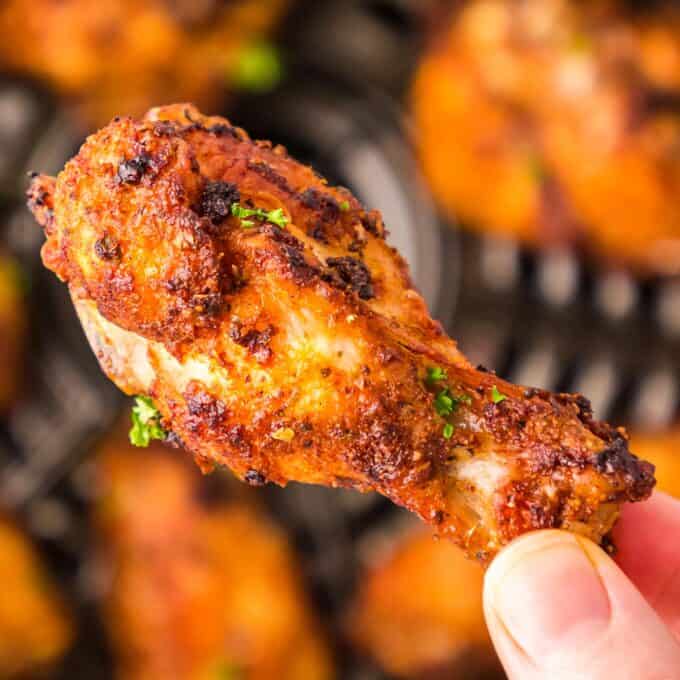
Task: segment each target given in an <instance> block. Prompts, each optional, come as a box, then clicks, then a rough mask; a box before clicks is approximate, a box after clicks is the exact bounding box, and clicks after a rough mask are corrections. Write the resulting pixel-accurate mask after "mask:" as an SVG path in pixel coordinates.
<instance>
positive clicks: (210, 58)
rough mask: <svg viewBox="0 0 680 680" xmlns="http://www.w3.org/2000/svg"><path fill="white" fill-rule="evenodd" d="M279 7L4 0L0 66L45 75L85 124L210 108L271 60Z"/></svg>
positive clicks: (247, 1)
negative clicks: (174, 105) (177, 104)
mask: <svg viewBox="0 0 680 680" xmlns="http://www.w3.org/2000/svg"><path fill="white" fill-rule="evenodd" d="M287 4H288V0H232V1H231V2H221V1H220V0H195V1H194V0H108V1H106V2H90V1H89V0H59V2H54V1H53V0H5V2H3V3H1V4H0V36H1V37H2V40H1V41H0V66H2V67H3V68H4V69H5V70H10V71H14V72H16V73H18V74H21V75H29V76H33V77H35V78H38V79H42V80H45V81H47V82H48V83H49V84H50V85H51V86H53V87H54V88H55V89H56V91H57V92H58V93H60V94H62V95H63V96H65V97H66V98H67V99H69V100H70V101H72V102H73V103H75V104H76V105H77V108H78V109H79V111H80V115H81V118H82V119H83V121H84V122H85V125H87V126H88V127H91V126H98V125H101V124H103V123H105V122H107V121H108V120H110V119H111V118H112V117H113V116H114V115H139V114H141V113H143V112H144V111H145V110H146V109H147V108H149V107H150V106H152V105H153V104H155V103H157V102H158V101H174V100H176V99H183V100H191V101H194V102H197V103H202V104H204V105H207V106H208V105H209V106H216V105H218V104H219V103H220V101H221V99H222V97H223V96H224V92H225V90H226V89H228V87H229V86H230V85H239V79H240V77H241V76H242V75H244V73H243V71H242V67H245V69H246V70H248V69H250V68H251V66H250V64H252V63H253V61H254V60H255V61H258V63H260V64H264V65H265V67H266V66H267V63H269V62H270V60H271V55H270V54H269V53H268V51H267V50H268V48H267V47H266V46H264V45H263V44H262V39H263V37H264V36H266V35H267V33H269V31H270V30H271V29H272V28H273V27H274V26H275V25H276V23H277V21H278V20H279V19H280V17H281V15H282V14H283V11H284V9H285V7H286V5H287ZM242 60H245V63H244V62H242ZM275 67H276V65H275V64H273V65H272V66H271V68H275ZM245 76H246V77H248V73H245Z"/></svg>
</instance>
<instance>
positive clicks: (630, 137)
mask: <svg viewBox="0 0 680 680" xmlns="http://www.w3.org/2000/svg"><path fill="white" fill-rule="evenodd" d="M411 100H412V108H413V112H414V116H415V121H416V126H417V131H418V134H419V147H420V155H421V159H422V164H423V168H424V170H425V173H426V175H427V177H428V178H429V180H430V183H431V186H432V189H433V191H434V193H435V195H436V197H437V198H438V200H439V202H440V204H441V205H442V207H443V208H444V209H445V210H446V211H447V212H448V213H449V215H450V216H451V217H452V218H453V219H455V220H457V221H460V223H461V224H462V225H463V226H466V227H469V228H472V229H475V230H480V231H485V232H491V233H494V234H497V235H505V236H508V237H511V238H516V239H520V240H522V241H524V242H525V243H528V244H532V245H564V244H568V245H575V246H578V247H581V248H584V249H585V250H587V251H588V252H590V253H591V254H592V253H594V254H596V255H597V256H598V257H599V258H601V259H604V260H606V261H609V262H613V263H616V264H624V265H626V266H628V267H630V268H631V269H633V270H635V271H637V272H640V273H642V274H673V273H678V272H680V203H678V201H677V196H678V194H679V193H680V155H679V154H678V148H679V147H680V9H678V7H677V5H674V3H663V7H662V8H660V9H657V10H656V12H655V13H650V14H646V13H644V12H642V13H634V14H632V13H631V14H629V13H628V12H627V11H626V10H625V9H624V8H623V3H617V2H607V1H605V2H600V1H598V2H577V1H576V0H522V1H520V2H515V1H514V0H471V1H470V2H467V3H462V4H461V5H460V6H459V7H458V8H457V9H456V10H454V11H453V13H452V19H451V21H450V24H449V26H448V28H447V30H446V31H445V32H443V33H442V35H440V36H438V40H435V41H433V45H432V47H431V49H430V50H429V53H427V54H426V56H425V57H424V58H423V60H422V63H421V66H420V68H419V71H418V73H417V76H416V78H415V83H414V86H413V90H412V97H411Z"/></svg>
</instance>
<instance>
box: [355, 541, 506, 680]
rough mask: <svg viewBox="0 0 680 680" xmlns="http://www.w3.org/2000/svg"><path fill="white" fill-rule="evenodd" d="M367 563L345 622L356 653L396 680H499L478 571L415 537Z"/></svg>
mask: <svg viewBox="0 0 680 680" xmlns="http://www.w3.org/2000/svg"><path fill="white" fill-rule="evenodd" d="M373 560H374V564H372V565H371V566H370V567H368V568H366V570H365V571H364V573H363V574H362V575H361V576H360V577H359V579H358V581H359V589H358V593H357V595H356V597H355V600H354V602H353V603H352V607H351V614H350V616H349V617H348V621H347V630H348V634H349V636H350V638H351V640H352V641H353V642H354V644H355V645H357V646H358V648H359V649H361V650H362V651H363V652H365V653H366V654H368V655H370V656H371V657H372V658H373V659H374V660H375V661H376V662H377V663H378V664H379V666H380V667H381V668H382V669H384V670H385V671H387V672H389V673H390V675H393V676H395V677H400V678H418V679H419V680H420V679H422V680H434V678H441V679H442V680H444V678H446V679H450V678H465V680H476V679H480V680H481V679H482V678H483V679H484V680H491V679H492V678H497V679H498V680H500V679H501V678H503V677H504V675H503V671H502V670H501V666H500V662H499V661H498V658H497V657H496V653H495V652H494V650H493V646H492V645H491V639H490V638H489V634H488V632H487V629H486V623H485V621H484V612H483V609H482V581H483V573H484V572H483V571H482V569H481V568H480V566H479V565H478V564H475V563H474V562H471V561H469V560H466V559H465V558H464V556H463V554H462V553H461V552H460V550H456V548H455V547H454V546H453V545H452V544H451V543H450V542H449V541H436V540H434V538H433V537H432V536H431V534H429V533H428V532H427V531H422V530H421V531H408V532H406V533H405V534H404V535H403V536H400V537H399V538H397V539H396V543H395V544H394V545H393V546H392V547H391V548H390V549H389V551H388V553H387V554H386V555H377V556H374V558H373Z"/></svg>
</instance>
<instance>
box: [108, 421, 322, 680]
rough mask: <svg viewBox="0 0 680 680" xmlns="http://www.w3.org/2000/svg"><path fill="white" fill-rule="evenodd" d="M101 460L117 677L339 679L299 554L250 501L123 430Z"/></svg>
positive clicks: (132, 679) (110, 621)
mask: <svg viewBox="0 0 680 680" xmlns="http://www.w3.org/2000/svg"><path fill="white" fill-rule="evenodd" d="M96 464H97V479H98V485H99V487H100V490H101V497H100V499H99V501H98V503H97V511H96V522H95V526H96V531H97V535H98V539H99V540H98V542H99V546H100V549H99V557H100V561H101V563H102V564H103V565H104V566H105V568H106V572H108V573H109V574H110V577H111V578H110V580H109V587H108V588H107V590H106V592H105V595H104V612H105V615H106V623H107V625H108V628H109V630H110V632H111V637H112V641H113V646H114V651H115V657H116V660H117V668H118V672H117V677H118V678H120V680H229V679H232V680H236V679H237V678H238V680H270V679H271V678H280V679H281V680H330V679H331V678H332V677H333V675H334V674H333V670H332V662H331V659H330V652H329V650H328V648H327V646H326V644H325V642H324V636H323V634H322V632H321V631H320V626H319V624H318V622H317V621H316V620H315V617H314V616H313V615H312V614H311V612H310V609H309V606H308V603H307V599H306V597H305V593H304V592H303V588H302V585H301V583H300V575H299V569H298V567H297V565H296V562H295V559H294V556H293V554H292V552H291V550H290V548H289V546H288V544H287V542H286V539H285V537H284V536H283V535H282V534H281V532H280V531H279V530H278V529H276V528H275V527H274V526H273V525H271V524H270V523H269V522H268V521H267V519H266V517H264V516H263V513H261V512H260V511H259V510H258V509H257V508H256V507H255V506H254V504H253V503H248V502H247V501H243V500H234V499H231V500H229V499H228V497H227V496H226V494H225V493H224V489H223V488H222V489H220V488H219V485H218V488H217V489H214V490H213V489H211V488H207V489H205V488H204V486H205V482H204V480H202V479H201V475H200V473H199V472H198V470H197V469H195V468H194V467H193V466H191V464H190V462H189V461H188V460H184V459H183V458H180V457H178V456H176V455H173V452H171V451H170V450H168V449H164V447H162V446H160V445H159V444H155V445H154V446H153V447H151V448H149V449H148V450H147V451H140V450H135V449H134V448H133V447H132V446H131V445H130V444H129V443H128V442H127V441H126V440H125V438H124V436H120V435H118V434H116V435H114V436H113V437H111V438H109V439H108V440H107V441H106V442H105V444H104V446H103V448H102V450H100V451H99V452H98V457H97V463H96ZM213 481H214V480H213ZM149 499H153V502H151V503H149V502H148V500H149Z"/></svg>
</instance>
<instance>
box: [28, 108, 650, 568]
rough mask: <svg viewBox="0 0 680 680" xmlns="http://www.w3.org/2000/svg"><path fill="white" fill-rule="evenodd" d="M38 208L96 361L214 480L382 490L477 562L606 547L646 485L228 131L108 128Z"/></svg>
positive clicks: (369, 235)
mask: <svg viewBox="0 0 680 680" xmlns="http://www.w3.org/2000/svg"><path fill="white" fill-rule="evenodd" d="M29 203H30V206H31V208H32V210H33V211H34V213H35V215H36V217H37V219H38V221H39V222H40V223H41V224H42V225H43V227H44V229H45V233H46V234H47V242H46V244H45V246H44V249H43V259H44V262H45V264H46V265H47V267H49V268H50V269H52V270H53V271H54V272H55V273H56V274H57V275H58V276H59V278H60V279H62V280H63V281H65V282H67V283H68V285H69V288H70V291H71V295H72V298H73V301H74V304H75V306H76V309H77V311H78V314H79V315H80V318H81V321H82V323H83V326H84V328H85V331H86V333H87V335H88V338H89V340H90V343H91V345H92V347H93V349H94V351H95V352H96V354H97V356H98V358H99V361H100V363H101V365H102V367H103V369H104V370H105V371H106V373H107V374H108V375H109V376H110V377H111V379H112V380H114V381H115V382H116V383H117V384H118V385H119V386H120V387H121V389H123V390H124V391H125V392H127V393H129V394H135V393H138V394H144V395H148V396H150V397H152V398H153V400H154V401H155V404H156V406H157V408H158V409H159V410H160V413H161V414H162V425H163V427H164V428H165V429H166V430H169V431H172V435H171V436H172V437H173V438H175V439H179V440H181V442H182V443H183V444H184V446H185V447H186V448H187V449H188V450H189V451H191V452H193V454H194V456H195V457H196V459H197V461H198V462H199V464H201V465H202V467H203V468H205V469H209V468H211V467H212V466H213V465H215V464H225V465H228V466H229V467H231V469H232V470H233V471H234V472H235V473H236V474H237V475H238V476H239V477H241V478H242V479H244V480H245V481H247V482H249V483H251V484H256V485H257V484H263V483H265V482H267V481H271V482H276V483H279V484H285V483H286V482H288V481H290V480H295V481H302V482H309V483H315V484H327V485H331V486H346V487H354V488H356V489H360V490H369V489H374V490H377V491H379V492H380V493H383V494H385V495H386V496H388V497H389V498H391V499H392V500H393V501H394V502H396V503H399V504H401V505H404V506H405V507H407V508H409V509H410V510H412V511H413V512H415V513H417V514H418V515H419V516H420V517H421V518H423V519H424V520H425V521H427V522H429V523H430V524H432V525H433V526H434V527H435V528H436V529H437V530H438V532H439V533H440V534H443V535H448V536H450V537H452V538H453V539H454V540H455V541H456V542H458V543H459V544H460V545H461V546H463V547H464V548H465V549H466V550H467V551H468V553H470V554H473V555H476V556H477V557H478V558H479V559H480V560H482V561H486V560H488V559H489V558H490V557H491V556H492V555H493V554H494V553H495V552H496V551H497V550H498V549H499V547H500V546H502V545H503V544H505V543H507V542H508V541H510V540H511V539H512V538H514V537H515V536H517V535H518V534H521V533H522V532H525V531H529V530H531V529H537V528H541V527H562V528H565V529H569V530H573V531H576V532H579V533H581V534H584V535H586V536H589V537H590V538H592V539H593V540H595V541H601V539H602V538H603V536H605V535H606V534H607V532H609V530H610V529H611V527H612V525H613V523H614V521H615V520H616V517H617V515H618V507H619V504H620V503H622V502H624V501H634V500H641V499H643V498H646V497H647V496H648V495H649V493H650V491H651V489H652V486H653V484H654V477H653V467H652V466H651V465H648V464H646V463H643V462H641V461H639V460H638V459H637V458H636V457H635V456H634V455H632V454H631V453H629V451H628V446H627V437H626V435H625V433H624V432H623V431H619V430H615V429H613V428H611V427H610V426H608V425H606V424H604V423H599V422H596V421H594V420H593V419H592V416H591V411H590V407H589V404H588V402H587V401H586V400H585V399H583V398H582V397H579V396H573V395H566V394H561V395H559V394H549V393H547V392H541V391H539V390H535V389H529V390H527V389H524V388H522V387H517V386H515V385H511V384H508V383H506V382H504V381H502V380H500V379H499V378H497V377H496V376H495V375H494V374H493V373H489V372H484V371H482V370H477V369H474V368H473V367H472V366H471V365H470V364H469V363H468V362H467V360H466V359H465V358H464V357H463V356H462V355H461V354H460V352H459V351H458V350H457V348H456V345H455V343H454V342H453V341H452V340H451V339H450V338H448V337H447V336H446V335H445V334H444V332H443V331H442V329H441V326H440V325H439V324H438V323H437V322H435V321H433V320H432V319H431V318H430V316H429V315H428V313H427V309H426V307H425V304H424V302H423V300H422V298H421V297H420V295H419V294H418V293H417V292H416V291H415V290H414V289H413V287H412V284H411V281H410V278H409V273H408V268H407V266H406V263H405V262H404V261H403V260H402V259H401V258H400V257H399V255H398V253H397V252H396V251H395V250H394V249H392V248H390V246H388V245H387V243H386V242H385V229H384V226H383V223H382V220H381V217H380V215H379V214H378V213H377V212H375V211H366V210H364V208H363V207H362V206H361V204H360V203H359V201H357V199H356V198H354V197H353V196H352V195H351V194H350V193H349V191H347V190H346V189H343V188H340V187H331V186H329V185H328V184H327V183H326V181H325V180H323V179H322V178H321V177H319V176H318V175H317V174H315V173H314V171H313V170H312V169H311V168H309V167H306V166H303V165H301V164H299V163H297V162H296V161H294V160H293V159H292V158H290V157H289V156H287V154H286V151H285V149H283V148H282V147H280V146H272V144H270V143H269V142H254V141H251V140H250V139H249V138H248V136H247V135H246V133H244V132H243V131H242V130H240V129H238V128H235V127H233V126H232V125H231V124H230V123H229V122H228V121H226V120H225V119H223V118H218V117H205V116H203V115H201V114H200V113H199V112H198V111H197V110H196V109H195V108H193V107H191V106H188V105H175V106H168V107H163V108H158V109H154V110H152V111H150V112H149V114H147V116H146V117H145V118H144V119H143V120H139V121H136V120H130V119H119V120H114V121H113V122H112V123H111V124H110V125H109V126H108V127H106V128H104V129H103V130H101V131H100V132H98V133H97V134H95V135H93V136H92V137H90V138H89V139H88V141H87V142H86V143H85V144H84V146H83V147H82V149H81V150H80V152H79V153H78V155H77V156H76V157H75V158H74V159H73V160H72V161H70V162H69V163H68V164H67V166H66V168H65V169H64V171H63V172H62V173H61V174H60V175H59V177H58V179H55V178H51V177H46V176H36V177H35V178H34V180H33V182H32V185H31V188H30V190H29ZM145 417H147V418H148V413H147V414H146V416H145ZM162 431H163V430H162V429H161V428H160V426H159V427H156V428H155V432H154V434H155V436H159V432H162Z"/></svg>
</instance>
